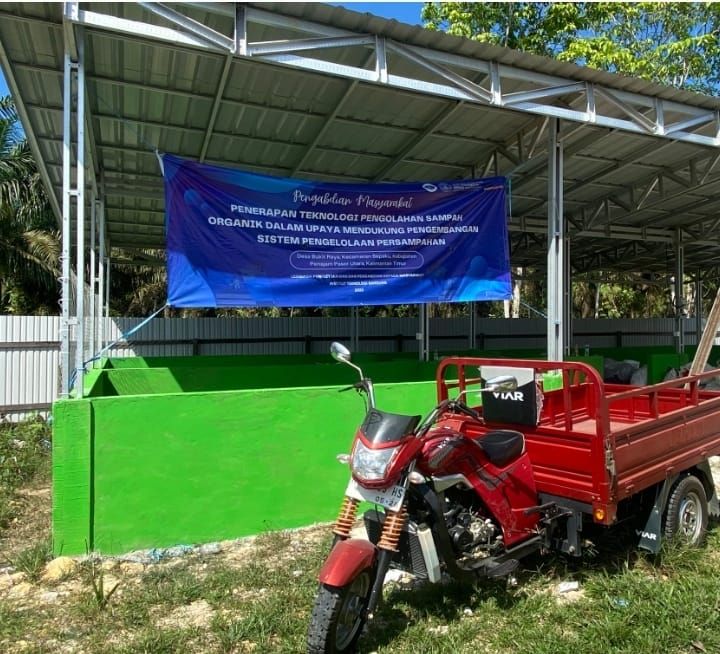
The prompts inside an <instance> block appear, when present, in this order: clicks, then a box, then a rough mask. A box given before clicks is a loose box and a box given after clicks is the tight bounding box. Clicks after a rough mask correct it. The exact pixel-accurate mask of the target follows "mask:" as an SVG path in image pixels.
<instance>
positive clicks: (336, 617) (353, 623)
mask: <svg viewBox="0 0 720 654" xmlns="http://www.w3.org/2000/svg"><path fill="white" fill-rule="evenodd" d="M371 587H372V577H371V575H370V571H368V570H363V571H362V572H361V573H360V574H359V575H358V576H357V577H355V579H353V580H352V581H350V582H348V583H347V584H345V585H344V586H339V587H338V586H329V585H328V584H320V586H319V588H318V594H317V597H316V598H315V606H313V610H312V615H311V616H310V626H309V627H308V640H307V643H308V654H344V653H346V652H354V651H355V644H356V643H357V641H358V638H360V634H361V633H362V628H363V626H364V624H365V617H366V616H365V609H366V608H367V603H368V599H369V597H370V589H371Z"/></svg>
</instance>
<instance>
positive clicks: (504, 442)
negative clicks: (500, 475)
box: [475, 429, 525, 468]
mask: <svg viewBox="0 0 720 654" xmlns="http://www.w3.org/2000/svg"><path fill="white" fill-rule="evenodd" d="M475 442H476V443H477V444H478V447H480V449H481V450H482V451H483V452H484V453H485V456H486V457H487V458H488V459H490V462H491V463H492V464H493V465H496V466H498V467H499V468H502V467H503V466H505V465H507V464H508V463H510V461H512V460H513V459H515V458H517V457H518V456H520V455H521V454H522V453H523V451H524V449H525V436H524V435H523V434H521V433H520V432H519V431H513V430H512V429H497V430H495V431H489V432H488V433H487V434H485V435H484V436H482V437H481V438H479V439H478V440H476V441H475Z"/></svg>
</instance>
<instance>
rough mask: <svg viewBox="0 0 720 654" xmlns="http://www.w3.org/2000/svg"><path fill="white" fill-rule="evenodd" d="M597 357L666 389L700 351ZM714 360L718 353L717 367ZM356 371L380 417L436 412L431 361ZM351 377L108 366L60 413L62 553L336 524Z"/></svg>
mask: <svg viewBox="0 0 720 654" xmlns="http://www.w3.org/2000/svg"><path fill="white" fill-rule="evenodd" d="M479 354H480V353H478V355H479ZM512 354H514V356H515V357H518V358H532V357H536V358H539V357H540V354H539V353H538V352H537V351H523V352H515V353H512ZM603 355H605V356H612V357H613V358H616V359H624V358H633V359H637V360H640V361H641V362H642V363H647V364H648V366H649V372H650V380H651V381H659V380H660V379H662V376H664V374H665V372H666V370H667V368H668V367H671V366H672V367H676V366H677V365H680V364H681V363H683V362H685V361H687V360H689V358H691V356H692V351H689V352H688V353H686V354H684V355H677V354H675V353H674V352H673V351H672V348H633V349H631V350H630V349H624V350H599V349H598V350H593V352H592V356H590V357H587V358H586V357H577V359H578V360H585V361H587V362H588V363H590V364H591V365H593V366H595V367H596V368H598V369H602V356H603ZM485 356H492V357H498V358H499V357H500V353H498V352H490V353H485ZM390 357H394V358H392V359H390ZM718 358H720V348H718V347H716V348H714V349H713V352H712V354H711V357H710V361H711V362H713V363H714V362H716V361H717V360H718ZM355 360H356V361H358V362H359V363H360V364H361V365H363V366H364V367H365V369H366V372H367V373H368V374H370V375H371V376H372V378H373V379H374V380H375V381H376V383H377V384H378V385H377V396H378V403H379V406H380V407H381V408H384V409H386V410H388V411H396V412H398V413H425V412H427V411H428V410H429V409H430V408H431V407H432V406H433V405H434V403H435V384H434V382H433V381H432V380H433V379H434V374H435V369H436V367H437V362H435V361H431V362H428V363H420V362H418V361H417V360H416V358H415V355H414V354H407V355H402V356H400V357H398V355H391V354H388V355H377V356H375V357H373V355H364V356H363V355H358V356H357V357H355ZM356 378H357V377H356V375H355V373H354V371H352V370H351V369H349V368H347V367H346V366H343V365H341V364H337V363H334V362H331V361H328V357H327V356H326V355H322V356H320V355H318V356H315V355H312V356H306V355H292V356H278V357H240V356H227V357H221V356H219V357H210V356H206V357H179V358H168V357H146V358H130V359H113V360H108V361H105V362H104V363H103V367H102V368H98V369H95V370H93V371H91V373H90V374H89V375H88V376H87V378H86V397H85V398H84V399H73V400H65V401H59V402H57V403H56V404H55V406H54V410H53V412H54V437H53V536H54V550H55V553H57V554H59V553H66V554H83V553H85V552H86V551H89V550H97V551H101V552H104V553H109V554H113V553H120V552H125V551H128V550H132V549H136V548H142V547H159V546H167V545H174V544H178V543H196V542H203V541H211V540H218V539H224V538H237V537H240V536H244V535H248V534H254V533H258V532H261V531H264V530H267V529H281V528H290V527H298V526H301V525H305V524H309V523H312V522H316V521H325V520H331V519H333V518H334V516H335V512H336V510H337V506H338V504H339V501H340V498H341V496H342V491H343V488H344V485H345V483H346V481H347V478H348V471H347V468H346V467H344V466H341V465H339V464H337V463H336V462H335V455H336V454H337V453H338V452H343V451H348V448H349V444H350V442H351V439H352V436H353V434H354V431H355V429H356V427H357V424H358V423H359V422H360V420H361V418H362V415H363V405H362V402H361V400H360V399H359V398H357V397H355V395H354V393H342V394H339V393H338V392H337V391H338V389H339V388H341V387H342V386H345V385H349V384H351V383H353V382H354V381H355V380H356ZM426 380H427V381H426ZM231 389H232V390H231Z"/></svg>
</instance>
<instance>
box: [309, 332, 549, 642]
mask: <svg viewBox="0 0 720 654" xmlns="http://www.w3.org/2000/svg"><path fill="white" fill-rule="evenodd" d="M331 354H332V356H333V357H334V358H335V359H336V360H337V361H340V362H343V363H346V364H347V365H349V366H351V367H353V368H354V369H356V370H357V371H358V372H359V374H360V380H359V381H358V382H357V383H355V384H354V385H353V386H350V387H348V388H347V389H343V390H350V389H353V388H354V389H356V390H357V391H358V392H359V393H361V394H363V395H364V396H365V397H366V398H367V405H368V406H367V414H366V416H365V419H364V421H363V423H362V424H361V425H360V428H359V429H358V431H357V433H356V435H355V439H354V442H353V447H352V453H351V454H350V455H339V456H338V460H339V461H341V462H342V463H348V464H349V465H350V470H351V473H352V477H351V479H350V482H349V484H348V486H347V489H346V491H345V498H344V500H343V503H342V506H341V509H340V512H339V515H338V518H337V520H336V522H335V525H334V528H333V532H334V534H335V539H334V542H333V547H332V550H331V552H330V554H329V556H328V558H327V560H326V561H325V564H324V565H323V567H322V569H321V571H320V574H319V581H320V586H319V589H318V594H317V597H316V600H315V605H314V608H313V611H312V616H311V620H310V626H309V630H308V652H309V653H310V654H321V653H322V654H330V653H341V652H351V651H355V646H356V643H357V640H358V638H359V637H360V634H361V632H362V630H363V627H364V625H365V623H366V622H367V621H369V620H372V618H373V613H374V611H375V609H376V607H377V604H378V601H379V600H380V598H381V595H382V588H383V581H384V579H385V574H386V573H387V571H388V569H389V568H390V567H394V568H399V569H401V570H405V571H408V572H410V573H412V574H413V575H415V577H417V578H421V579H427V580H428V581H430V582H438V581H440V579H441V576H442V574H443V573H449V574H450V575H452V576H453V577H454V578H456V579H458V580H463V581H475V580H477V579H478V578H482V577H502V576H507V575H509V574H511V573H512V572H513V570H514V569H515V568H516V567H517V565H518V559H519V558H520V557H521V556H523V555H524V554H526V553H528V551H529V550H535V549H537V548H538V547H539V540H540V537H539V535H537V530H536V528H537V523H538V520H539V513H540V509H541V508H540V507H536V504H537V493H536V490H535V483H534V481H533V475H532V470H531V465H530V461H529V459H528V456H527V454H526V452H525V447H524V437H523V435H522V434H521V433H520V432H517V431H510V430H496V431H489V432H487V433H485V434H484V435H483V436H482V438H478V439H474V438H470V437H468V436H467V435H466V434H465V433H464V432H466V431H467V430H466V429H464V428H463V423H464V422H465V421H472V422H475V423H482V420H483V419H482V417H481V416H480V415H479V414H478V413H477V412H476V411H475V410H473V409H472V408H470V407H469V406H467V404H466V403H465V402H464V400H463V397H462V394H461V395H460V396H458V397H456V398H454V399H445V400H443V401H441V402H440V403H439V404H438V405H437V406H436V407H435V408H434V409H433V410H432V411H431V412H430V413H429V414H428V415H427V417H425V418H424V419H421V416H406V415H399V414H394V413H388V412H385V411H381V410H379V409H377V408H376V406H375V393H374V390H373V384H372V381H371V380H370V379H368V378H366V377H365V376H364V375H363V372H362V370H361V369H360V368H359V367H358V366H357V365H355V364H354V363H352V362H351V360H350V351H349V350H348V349H347V348H345V347H344V346H343V345H341V344H339V343H333V344H332V346H331ZM516 388H517V380H516V379H515V378H514V377H511V376H501V377H496V378H493V379H489V380H487V381H485V382H484V385H483V387H482V388H481V389H480V392H492V393H495V394H503V393H512V392H514V391H515V390H516ZM361 501H366V502H370V503H372V504H374V505H375V507H376V508H374V509H371V510H369V511H367V512H366V513H365V514H364V516H363V517H364V523H365V527H366V530H367V535H368V540H365V539H358V538H351V529H352V528H353V525H354V523H355V520H356V517H357V510H358V505H359V503H360V502H361Z"/></svg>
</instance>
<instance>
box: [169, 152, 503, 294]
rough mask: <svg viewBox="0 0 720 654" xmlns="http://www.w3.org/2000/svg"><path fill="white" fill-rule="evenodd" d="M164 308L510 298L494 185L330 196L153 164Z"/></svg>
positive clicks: (333, 189) (492, 181) (283, 183)
mask: <svg viewBox="0 0 720 654" xmlns="http://www.w3.org/2000/svg"><path fill="white" fill-rule="evenodd" d="M163 164H164V176H165V211H166V219H167V257H168V263H167V266H168V302H169V303H170V304H171V305H172V306H175V307H240V306H253V307H266V306H281V307H303V306H356V305H362V304H366V305H371V304H402V303H425V302H467V301H477V300H503V299H507V298H509V297H510V295H511V288H510V262H509V256H508V238H507V227H506V212H505V206H506V205H505V179H504V178H502V177H494V178H487V179H476V180H458V181H452V182H434V183H412V184H408V183H403V184H372V185H370V184H330V183H324V182H308V181H304V180H297V179H283V178H278V177H270V176H267V175H257V174H253V173H246V172H241V171H238V170H233V169H229V168H220V167H217V166H209V165H205V164H200V163H197V162H194V161H188V160H185V159H180V158H178V157H174V156H170V155H164V156H163Z"/></svg>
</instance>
